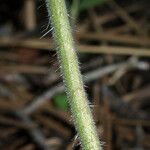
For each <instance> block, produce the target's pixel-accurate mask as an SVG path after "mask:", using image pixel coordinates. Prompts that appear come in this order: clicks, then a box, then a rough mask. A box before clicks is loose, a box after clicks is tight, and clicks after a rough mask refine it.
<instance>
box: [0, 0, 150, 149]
mask: <svg viewBox="0 0 150 150" xmlns="http://www.w3.org/2000/svg"><path fill="white" fill-rule="evenodd" d="M66 4H67V9H68V14H69V15H68V16H69V19H70V24H71V26H72V33H73V35H74V39H75V43H76V48H77V51H78V52H77V53H78V56H79V62H80V63H81V65H80V66H81V72H82V74H83V80H84V82H85V85H86V87H85V89H86V91H87V96H88V99H89V101H90V103H91V109H92V113H93V116H94V119H95V122H96V126H97V132H98V135H99V138H100V140H101V141H102V144H103V147H104V150H150V67H149V63H150V59H149V58H150V11H149V9H150V1H149V0H66ZM66 42H67V41H66ZM38 149H39V150H49V149H52V150H62V149H65V150H78V149H81V147H80V140H79V138H78V135H77V133H76V131H75V128H74V125H73V120H72V119H71V115H70V111H69V106H68V103H67V98H66V94H65V93H64V87H63V83H62V77H61V73H60V70H59V64H58V60H57V56H56V52H55V48H54V44H53V35H52V32H51V23H50V19H49V16H48V13H47V10H46V3H45V0H11V1H10V0H0V150H38Z"/></svg>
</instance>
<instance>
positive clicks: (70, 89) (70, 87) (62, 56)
mask: <svg viewBox="0 0 150 150" xmlns="http://www.w3.org/2000/svg"><path fill="white" fill-rule="evenodd" d="M47 7H48V11H49V13H50V17H51V22H52V26H53V27H54V37H55V43H56V45H57V47H58V50H57V52H58V58H59V61H60V65H61V71H62V73H63V79H64V83H65V88H66V92H67V96H68V101H69V104H70V107H71V112H72V117H73V119H74V123H75V127H76V129H77V132H78V135H79V137H80V140H81V145H82V148H83V149H84V150H101V145H100V142H99V138H98V135H97V132H96V128H95V124H94V121H93V118H92V114H91V111H90V107H89V105H88V100H87V96H86V93H85V91H84V87H83V82H82V78H81V74H80V70H79V65H78V59H77V55H76V52H75V47H74V42H73V37H72V33H71V28H70V23H69V20H68V15H67V10H66V5H65V2H64V0H47Z"/></svg>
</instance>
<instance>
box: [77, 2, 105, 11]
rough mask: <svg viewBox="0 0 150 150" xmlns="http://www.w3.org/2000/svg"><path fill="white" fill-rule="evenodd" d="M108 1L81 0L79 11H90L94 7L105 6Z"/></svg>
mask: <svg viewBox="0 0 150 150" xmlns="http://www.w3.org/2000/svg"><path fill="white" fill-rule="evenodd" d="M105 1H106V0H81V1H80V6H79V10H80V11H81V10H85V9H89V8H91V7H94V6H96V5H100V4H103V3H104V2H105Z"/></svg>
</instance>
